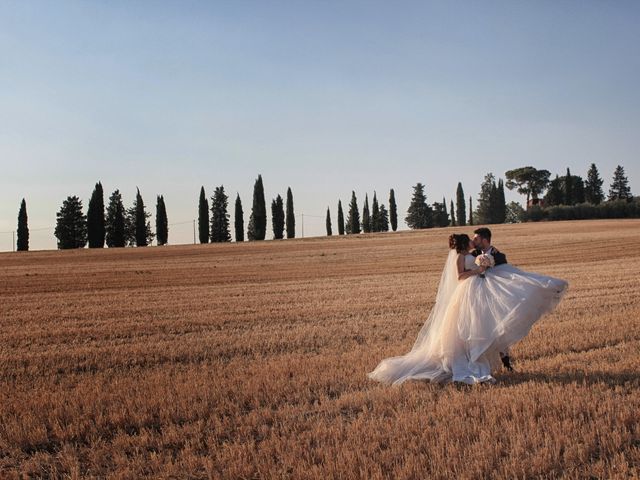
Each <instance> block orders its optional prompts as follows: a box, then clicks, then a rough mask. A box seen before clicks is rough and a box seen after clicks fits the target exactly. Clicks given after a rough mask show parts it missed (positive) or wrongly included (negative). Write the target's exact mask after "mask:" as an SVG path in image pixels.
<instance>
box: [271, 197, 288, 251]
mask: <svg viewBox="0 0 640 480" xmlns="http://www.w3.org/2000/svg"><path fill="white" fill-rule="evenodd" d="M271 224H272V227H273V238H274V239H276V240H280V239H283V238H284V228H285V215H284V204H283V202H282V197H281V196H280V194H278V196H277V197H276V198H275V199H274V200H272V201H271Z"/></svg>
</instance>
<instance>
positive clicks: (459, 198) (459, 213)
mask: <svg viewBox="0 0 640 480" xmlns="http://www.w3.org/2000/svg"><path fill="white" fill-rule="evenodd" d="M465 207H466V202H465V200H464V190H462V182H458V188H457V190H456V208H457V210H456V219H457V220H458V225H459V226H461V227H465V226H466V225H467V212H466V208H465Z"/></svg>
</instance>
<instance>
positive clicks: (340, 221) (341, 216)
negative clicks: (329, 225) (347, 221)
mask: <svg viewBox="0 0 640 480" xmlns="http://www.w3.org/2000/svg"><path fill="white" fill-rule="evenodd" d="M338 235H344V213H343V211H342V200H338Z"/></svg>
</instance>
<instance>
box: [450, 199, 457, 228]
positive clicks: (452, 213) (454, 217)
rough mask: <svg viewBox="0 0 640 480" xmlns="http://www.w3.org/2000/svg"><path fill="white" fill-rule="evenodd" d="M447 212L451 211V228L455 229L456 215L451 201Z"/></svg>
mask: <svg viewBox="0 0 640 480" xmlns="http://www.w3.org/2000/svg"><path fill="white" fill-rule="evenodd" d="M449 210H451V226H452V227H455V226H456V213H455V210H454V209H453V200H451V208H450V209H449Z"/></svg>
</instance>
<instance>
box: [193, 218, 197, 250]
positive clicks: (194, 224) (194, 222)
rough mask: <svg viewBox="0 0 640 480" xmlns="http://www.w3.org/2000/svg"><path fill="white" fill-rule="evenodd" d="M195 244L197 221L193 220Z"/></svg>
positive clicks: (194, 242) (194, 239) (194, 241)
mask: <svg viewBox="0 0 640 480" xmlns="http://www.w3.org/2000/svg"><path fill="white" fill-rule="evenodd" d="M193 244H194V245H195V244H196V221H195V220H193Z"/></svg>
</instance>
